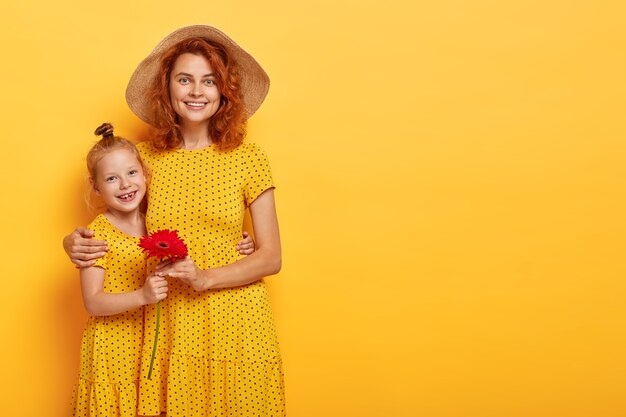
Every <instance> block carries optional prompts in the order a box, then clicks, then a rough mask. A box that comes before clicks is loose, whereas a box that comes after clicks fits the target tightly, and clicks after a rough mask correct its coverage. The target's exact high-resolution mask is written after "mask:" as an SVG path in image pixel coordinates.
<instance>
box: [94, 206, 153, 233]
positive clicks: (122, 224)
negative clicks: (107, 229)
mask: <svg viewBox="0 0 626 417" xmlns="http://www.w3.org/2000/svg"><path fill="white" fill-rule="evenodd" d="M102 214H103V215H104V217H106V218H107V219H108V220H109V221H110V222H111V224H112V225H113V226H115V227H117V228H118V229H120V230H121V231H122V232H124V233H126V234H127V235H129V236H133V237H140V236H144V235H145V234H146V221H145V219H144V217H143V215H142V214H141V212H140V211H139V209H136V210H133V211H129V212H121V211H117V210H111V209H107V210H106V211H105V212H104V213H102Z"/></svg>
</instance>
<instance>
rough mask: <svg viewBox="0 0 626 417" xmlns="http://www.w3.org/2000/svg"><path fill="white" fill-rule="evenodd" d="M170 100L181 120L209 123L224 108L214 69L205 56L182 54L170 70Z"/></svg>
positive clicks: (182, 121) (187, 122)
mask: <svg viewBox="0 0 626 417" xmlns="http://www.w3.org/2000/svg"><path fill="white" fill-rule="evenodd" d="M169 93H170V101H171V104H172V108H173V109H174V111H175V112H176V114H178V116H179V117H180V119H181V123H182V124H183V125H184V124H189V123H192V124H194V123H205V122H207V121H208V120H209V118H210V117H211V116H213V115H214V114H215V113H216V112H217V110H218V109H219V107H220V98H221V94H220V92H219V90H218V88H217V86H216V85H215V76H214V74H213V69H212V68H211V65H210V64H209V61H207V60H206V58H204V57H203V56H201V55H194V54H190V53H185V54H182V55H180V56H179V57H178V58H177V59H176V62H175V63H174V67H173V68H172V72H171V73H170V88H169Z"/></svg>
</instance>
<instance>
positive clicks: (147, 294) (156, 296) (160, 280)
mask: <svg viewBox="0 0 626 417" xmlns="http://www.w3.org/2000/svg"><path fill="white" fill-rule="evenodd" d="M141 293H142V295H143V298H144V301H145V303H144V304H155V303H158V302H159V301H161V300H163V299H164V298H165V297H167V279H165V278H164V277H162V276H159V275H152V276H149V277H148V278H146V283H145V284H144V285H143V287H142V288H141Z"/></svg>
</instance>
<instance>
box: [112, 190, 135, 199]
mask: <svg viewBox="0 0 626 417" xmlns="http://www.w3.org/2000/svg"><path fill="white" fill-rule="evenodd" d="M136 194H137V191H132V192H130V193H126V194H122V195H118V196H117V198H119V199H120V200H122V201H130V200H132V199H133V198H135V195H136Z"/></svg>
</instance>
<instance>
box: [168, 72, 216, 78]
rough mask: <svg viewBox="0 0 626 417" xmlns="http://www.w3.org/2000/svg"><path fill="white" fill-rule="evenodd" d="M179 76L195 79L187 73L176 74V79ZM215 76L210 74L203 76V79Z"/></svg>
mask: <svg viewBox="0 0 626 417" xmlns="http://www.w3.org/2000/svg"><path fill="white" fill-rule="evenodd" d="M179 75H184V76H185V77H190V78H193V75H191V74H187V73H186V72H179V73H178V74H176V75H175V76H174V77H178V76H179ZM214 76H215V74H214V73H212V72H211V73H209V74H205V75H203V76H202V78H205V77H214Z"/></svg>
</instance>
